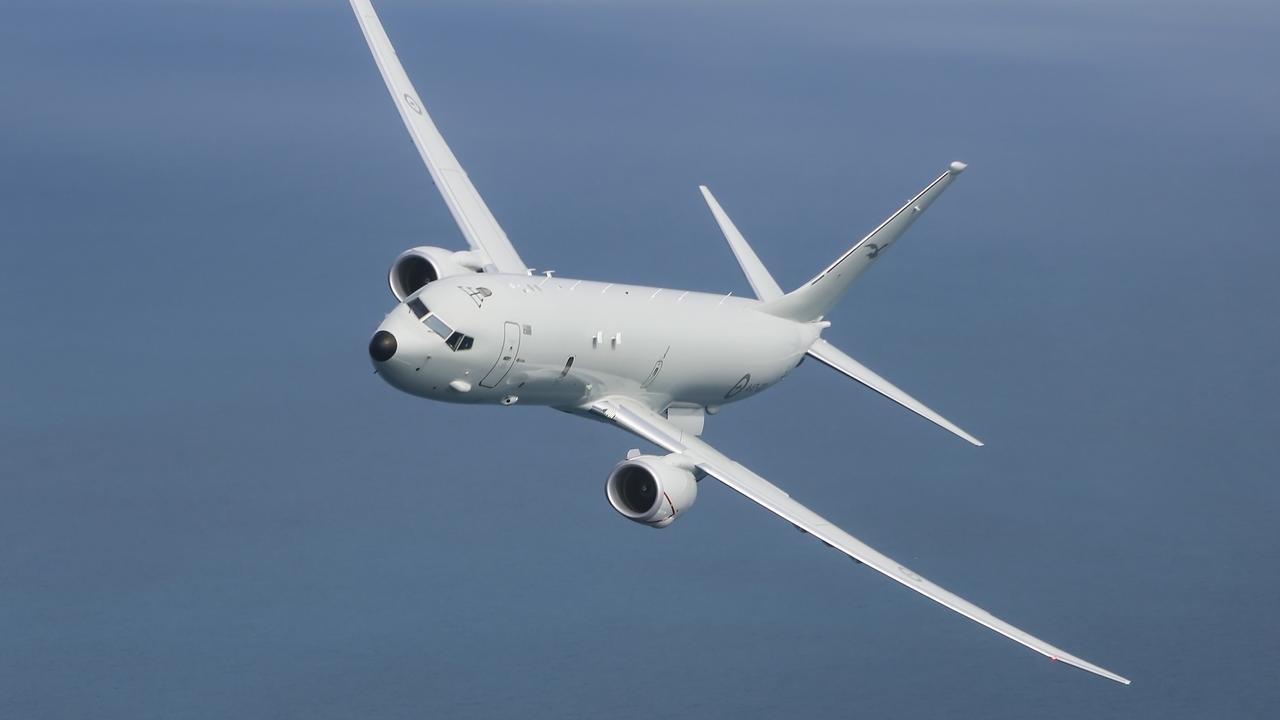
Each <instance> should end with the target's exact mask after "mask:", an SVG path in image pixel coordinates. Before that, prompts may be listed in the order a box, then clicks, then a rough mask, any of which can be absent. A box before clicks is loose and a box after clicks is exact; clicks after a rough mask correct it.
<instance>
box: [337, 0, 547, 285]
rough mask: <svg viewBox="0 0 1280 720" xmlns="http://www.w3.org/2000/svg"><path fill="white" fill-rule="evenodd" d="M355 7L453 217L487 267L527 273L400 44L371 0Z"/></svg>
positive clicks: (358, 0)
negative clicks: (422, 93) (425, 100)
mask: <svg viewBox="0 0 1280 720" xmlns="http://www.w3.org/2000/svg"><path fill="white" fill-rule="evenodd" d="M351 8H352V10H354V11H355V13H356V19H358V20H359V21H360V29H361V30H362V31H364V37H365V40H366V41H368V43H369V50H370V51H372V52H373V59H374V61H375V62H377V64H378V70H379V72H381V73H382V79H383V80H384V81H386V83H387V90H388V91H390V93H391V98H392V99H393V100H395V103H396V109H397V110H399V111H400V117H401V119H403V120H404V124H405V127H406V128H408V129H409V134H410V135H412V136H413V144H414V145H416V146H417V148H418V153H419V154H420V155H422V160H423V162H425V163H426V164H427V170H428V171H429V172H430V173H431V179H432V180H434V181H435V184H436V188H437V189H439V190H440V194H441V195H442V196H443V197H444V202H445V204H446V205H448V206H449V212H450V213H451V214H452V215H453V219H454V222H456V223H458V228H459V229H460V230H462V234H463V236H464V237H466V239H467V244H468V245H469V246H470V247H471V249H472V250H474V251H477V252H480V253H482V254H483V255H484V256H485V262H484V266H485V269H486V270H494V271H497V272H504V273H527V272H528V271H529V269H528V268H527V267H526V266H525V264H524V261H523V260H521V259H520V255H519V253H517V252H516V249H515V248H514V247H513V246H512V245H511V241H510V240H508V239H507V234H506V233H505V232H503V230H502V226H501V225H499V224H498V221H497V219H496V218H494V217H493V213H492V212H490V211H489V206H488V205H485V203H484V199H483V198H481V197H480V193H479V192H478V191H477V190H476V188H475V185H472V184H471V178H469V177H467V172H466V171H465V170H463V169H462V165H461V164H460V163H459V162H458V158H457V157H455V156H454V154H453V151H452V150H450V149H449V145H448V144H447V143H445V141H444V136H442V135H441V134H440V131H439V130H438V129H437V128H436V125H435V123H434V122H432V120H431V116H430V115H428V114H427V109H426V107H425V106H423V104H422V100H421V99H420V98H419V96H418V91H417V90H415V89H414V87H413V83H412V82H411V81H410V80H409V75H408V74H407V73H405V71H404V66H402V65H401V64H400V59H399V58H398V57H397V56H396V49H395V48H394V47H393V46H392V45H391V39H390V38H388V37H387V32H386V30H384V29H383V27H382V21H381V20H379V19H378V13H377V12H376V11H375V10H374V9H373V4H372V3H371V2H369V0H351Z"/></svg>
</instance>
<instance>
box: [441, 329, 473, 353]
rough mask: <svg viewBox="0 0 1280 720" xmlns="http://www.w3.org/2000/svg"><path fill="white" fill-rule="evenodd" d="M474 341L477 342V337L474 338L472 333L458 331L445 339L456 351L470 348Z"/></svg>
mask: <svg viewBox="0 0 1280 720" xmlns="http://www.w3.org/2000/svg"><path fill="white" fill-rule="evenodd" d="M474 342H475V339H474V338H472V337H471V336H470V335H463V334H462V333H460V332H456V333H454V334H452V335H450V336H449V339H448V340H445V341H444V343H445V344H446V345H448V346H449V347H450V348H452V349H453V350H454V351H455V352H456V351H459V350H470V349H471V345H472V344H473V343H474Z"/></svg>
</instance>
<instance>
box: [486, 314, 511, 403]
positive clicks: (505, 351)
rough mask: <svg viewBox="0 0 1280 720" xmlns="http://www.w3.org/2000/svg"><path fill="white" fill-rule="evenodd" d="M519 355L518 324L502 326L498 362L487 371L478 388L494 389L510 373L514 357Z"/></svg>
mask: <svg viewBox="0 0 1280 720" xmlns="http://www.w3.org/2000/svg"><path fill="white" fill-rule="evenodd" d="M519 354H520V325H519V323H513V322H508V323H507V324H506V325H505V326H503V331H502V352H501V353H500V354H499V355H498V361H497V362H495V363H494V364H493V367H492V368H490V369H489V373H488V374H487V375H485V376H484V379H483V380H481V381H480V387H487V388H495V387H498V383H500V382H502V379H503V378H505V377H506V376H507V373H509V372H511V366H512V365H515V364H516V356H517V355H519Z"/></svg>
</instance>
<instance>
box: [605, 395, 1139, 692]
mask: <svg viewBox="0 0 1280 720" xmlns="http://www.w3.org/2000/svg"><path fill="white" fill-rule="evenodd" d="M588 409H589V411H590V412H591V413H592V414H593V415H595V416H596V417H600V418H603V419H605V420H607V421H608V422H610V423H612V424H614V425H617V426H618V427H620V428H623V429H624V430H627V431H629V432H631V433H632V434H634V435H637V436H639V437H641V438H644V439H645V440H648V441H649V442H651V443H653V444H654V445H657V446H658V447H661V448H663V449H665V450H667V451H668V452H672V453H676V454H677V455H680V456H682V458H683V459H685V460H687V461H689V462H690V463H691V464H692V465H693V466H694V467H695V468H697V470H699V471H701V472H702V473H705V474H706V475H710V476H711V477H713V478H715V479H716V480H719V481H720V482H722V483H724V484H725V485H728V486H729V487H731V488H733V489H734V490H736V491H738V492H740V493H742V494H743V495H745V496H747V497H748V498H750V499H751V500H753V501H755V502H756V503H757V504H759V505H762V506H763V507H764V508H765V509H766V510H769V511H770V512H772V513H773V514H775V515H777V516H779V517H781V518H782V519H784V520H786V521H787V522H790V523H791V524H792V525H794V526H795V527H796V529H798V530H800V531H802V532H805V533H808V534H810V535H813V536H814V537H816V538H818V539H819V540H821V541H822V542H824V543H826V544H827V545H828V546H830V547H834V548H836V549H837V550H839V551H840V552H842V553H844V554H846V555H848V556H849V557H851V558H853V559H854V560H856V561H858V562H859V563H862V564H864V565H866V566H867V567H870V568H872V569H873V570H875V571H877V572H879V573H881V574H883V575H887V576H888V577H890V578H892V579H893V580H896V581H897V582H899V583H902V584H903V585H906V586H907V587H909V588H911V589H912V590H915V591H916V592H918V593H920V594H921V595H924V596H925V597H928V598H929V599H931V600H933V601H935V602H937V603H940V604H942V605H945V606H946V607H949V608H951V609H952V610H955V611H956V612H958V613H960V614H961V615H964V616H965V617H967V618H969V619H970V620H973V621H974V622H977V623H980V624H982V625H985V626H987V627H988V628H991V629H992V630H995V631H996V632H998V633H1000V634H1001V635H1004V636H1005V637H1007V638H1009V639H1011V640H1013V641H1015V642H1018V643H1021V644H1023V645H1026V646H1027V647H1029V648H1031V649H1032V650H1035V651H1036V652H1038V653H1040V654H1041V655H1045V656H1046V657H1049V658H1050V659H1052V660H1057V661H1060V662H1064V663H1066V664H1068V665H1072V666H1075V667H1078V668H1080V669H1081V670H1087V671H1088V672H1091V673H1095V674H1097V675H1101V676H1102V677H1105V678H1108V679H1111V680H1115V681H1116V682H1119V683H1124V684H1125V685H1128V684H1129V680H1127V679H1126V678H1123V677H1121V676H1119V675H1117V674H1115V673H1113V672H1111V671H1109V670H1104V669H1103V668H1100V667H1098V666H1097V665H1094V664H1092V663H1090V662H1087V661H1085V660H1081V659H1080V658H1078V657H1076V656H1074V655H1072V654H1070V653H1068V652H1066V651H1064V650H1061V649H1059V648H1057V647H1054V646H1053V645H1050V644H1049V643H1047V642H1045V641H1043V640H1041V639H1040V638H1037V637H1035V636H1033V635H1031V634H1030V633H1027V632H1025V631H1023V630H1020V629H1018V628H1016V627H1014V626H1013V625H1010V624H1009V623H1007V622H1005V621H1004V620H1001V619H1000V618H997V617H995V616H994V615H992V614H991V613H989V612H987V611H986V610H983V609H982V608H980V607H978V606H977V605H974V604H973V603H971V602H969V601H967V600H965V599H963V598H961V597H959V596H957V595H954V594H952V593H950V592H948V591H947V590H944V589H943V588H941V587H938V586H937V585H934V584H933V583H931V582H929V581H928V580H926V579H924V578H923V577H921V576H920V575H919V574H917V573H915V572H913V571H912V570H911V569H910V568H908V567H906V566H904V565H901V564H899V563H898V562H895V561H894V560H892V559H890V558H888V557H886V556H884V555H882V554H880V553H879V552H877V551H876V550H875V549H873V548H871V547H870V546H868V545H866V544H865V543H863V542H862V541H861V540H858V539H857V538H855V537H853V536H852V535H850V534H848V533H846V532H845V531H843V530H841V529H840V528H838V527H836V526H835V525H832V524H831V523H830V522H828V521H827V520H826V519H825V518H823V517H822V516H820V515H818V514H817V513H815V512H813V511H812V510H810V509H809V508H807V507H805V506H804V505H801V504H800V503H798V502H796V501H795V500H793V499H791V496H790V495H787V494H786V493H785V492H783V491H782V490H780V489H779V488H778V487H777V486H775V485H773V484H772V483H770V482H769V481H768V480H765V479H764V478H763V477H760V476H759V475H757V474H755V473H753V472H751V471H750V470H748V469H747V468H746V467H743V466H742V465H740V464H738V463H736V462H734V461H733V460H730V459H729V458H728V457H727V456H725V455H724V454H723V453H721V452H719V451H718V450H716V449H715V448H713V447H711V446H710V445H708V444H707V443H706V442H704V441H702V440H701V439H699V438H698V437H697V436H694V435H691V434H689V433H685V432H682V431H681V430H680V429H679V428H677V427H676V426H675V425H673V424H672V423H671V422H670V421H668V420H667V419H666V418H664V417H662V416H661V415H659V414H658V413H656V412H654V411H653V410H650V409H649V408H648V407H646V406H645V405H644V404H642V403H640V402H638V401H636V400H633V399H630V398H622V397H611V398H607V399H604V400H600V401H597V402H595V403H592V404H591V405H590V406H589V407H588Z"/></svg>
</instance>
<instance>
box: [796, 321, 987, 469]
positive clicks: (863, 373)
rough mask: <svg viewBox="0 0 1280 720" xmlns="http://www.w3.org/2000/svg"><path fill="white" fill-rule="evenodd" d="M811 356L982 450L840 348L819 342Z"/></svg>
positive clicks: (969, 436) (979, 444)
mask: <svg viewBox="0 0 1280 720" xmlns="http://www.w3.org/2000/svg"><path fill="white" fill-rule="evenodd" d="M809 355H810V356H811V357H813V358H814V359H815V360H817V361H819V362H821V363H823V364H824V365H827V366H829V367H832V368H835V369H836V370H839V371H840V372H841V373H843V374H845V375H847V376H849V377H851V378H853V379H854V380H857V381H858V382H860V383H862V384H863V385H866V386H867V387H869V388H871V389H872V390H875V391H876V392H878V393H880V394H881V395H883V396H885V397H887V398H889V399H890V400H892V401H894V402H896V403H898V404H899V405H901V406H902V407H904V408H906V409H908V410H910V411H911V412H913V413H915V414H917V415H919V416H920V417H922V418H924V419H926V420H928V421H929V422H932V423H934V424H936V425H938V426H939V427H942V428H945V429H947V430H950V431H951V432H953V433H955V434H956V435H959V436H960V437H962V438H964V439H965V440H967V441H968V442H971V443H973V444H974V445H977V446H978V447H982V441H981V440H979V439H978V438H976V437H974V436H972V435H970V434H969V433H967V432H965V431H964V430H961V429H960V428H959V427H956V425H955V423H952V422H951V421H950V420H947V419H946V418H944V417H942V416H941V415H939V414H938V413H936V412H934V411H932V410H930V409H929V408H927V407H925V405H924V403H922V402H920V401H919V400H916V399H915V398H913V397H911V396H910V395H908V394H906V393H905V392H903V391H902V390H900V389H898V387H897V386H896V385H894V384H893V383H891V382H889V381H888V380H885V379H884V378H882V377H880V376H879V375H877V374H875V373H874V372H872V371H871V368H868V367H867V366H866V365H863V364H862V363H860V362H858V361H857V360H854V359H853V358H851V357H849V356H848V355H846V354H845V353H844V352H843V351H841V350H840V348H837V347H836V346H835V345H832V344H831V343H829V342H827V341H826V340H821V339H820V340H818V341H817V342H815V343H814V344H813V347H811V348H809Z"/></svg>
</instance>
